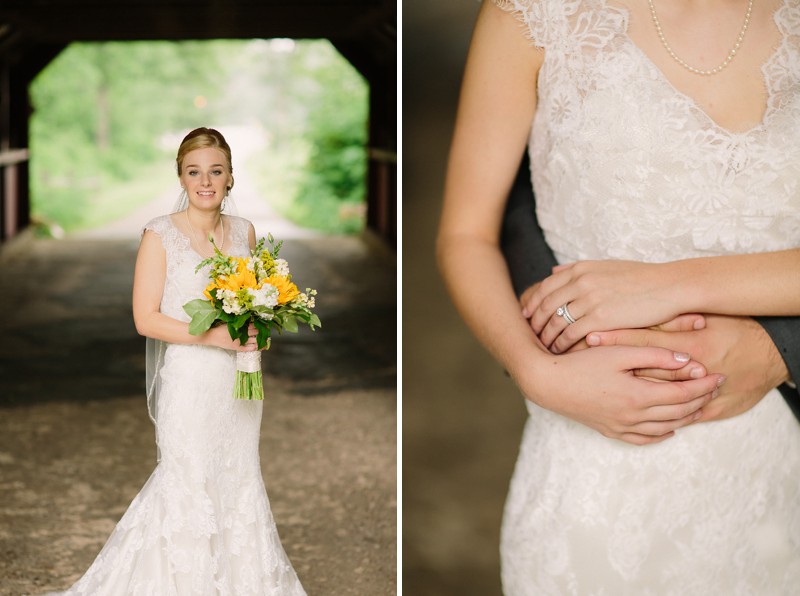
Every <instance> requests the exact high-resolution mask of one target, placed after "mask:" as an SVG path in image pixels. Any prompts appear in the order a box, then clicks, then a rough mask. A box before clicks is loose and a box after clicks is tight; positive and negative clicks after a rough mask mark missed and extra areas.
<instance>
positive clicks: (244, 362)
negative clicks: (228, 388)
mask: <svg viewBox="0 0 800 596" xmlns="http://www.w3.org/2000/svg"><path fill="white" fill-rule="evenodd" d="M233 397H235V398H236V399H249V400H263V399H264V382H263V380H262V375H261V352H260V351H255V352H236V383H235V384H234V386H233Z"/></svg>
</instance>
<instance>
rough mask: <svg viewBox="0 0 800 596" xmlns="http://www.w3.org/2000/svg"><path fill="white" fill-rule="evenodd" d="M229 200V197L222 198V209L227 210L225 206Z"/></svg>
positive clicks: (220, 207) (220, 206)
mask: <svg viewBox="0 0 800 596" xmlns="http://www.w3.org/2000/svg"><path fill="white" fill-rule="evenodd" d="M227 202H228V197H225V198H223V199H222V203H220V204H219V210H220V211H225V206H226V203H227Z"/></svg>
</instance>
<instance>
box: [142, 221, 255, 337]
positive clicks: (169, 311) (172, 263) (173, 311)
mask: <svg viewBox="0 0 800 596" xmlns="http://www.w3.org/2000/svg"><path fill="white" fill-rule="evenodd" d="M174 215H175V214H173V215H162V216H161V217H156V218H155V219H153V220H151V221H150V222H149V223H148V224H147V225H146V226H145V227H144V229H145V230H152V231H153V232H155V233H156V234H158V236H159V237H160V238H161V243H162V245H163V246H164V250H165V251H166V253H167V276H166V279H165V281H164V293H163V295H162V297H161V312H162V313H164V314H165V315H169V316H170V317H173V318H175V319H178V320H180V321H186V322H188V321H189V316H188V315H187V314H186V312H185V311H184V310H183V305H184V304H186V303H187V302H189V301H190V300H194V299H195V298H202V297H203V290H204V289H205V287H206V286H207V285H208V272H209V268H208V267H205V268H203V269H201V270H200V271H198V272H195V267H197V265H198V263H200V261H202V260H203V259H204V258H205V257H202V256H200V255H199V254H198V253H197V252H196V251H195V250H194V249H193V248H192V246H191V242H190V240H189V238H188V237H187V236H186V235H184V234H183V232H181V231H180V230H179V229H178V228H177V227H176V225H175V223H174V221H173V219H172V217H173V216H174ZM223 217H224V218H225V223H226V225H227V227H226V233H225V247H224V249H225V250H224V252H225V254H229V255H233V256H238V257H246V256H249V255H250V247H249V245H248V237H247V232H248V228H249V226H250V223H249V222H248V221H247V220H246V219H243V218H241V217H235V216H231V215H225V216H223ZM228 230H229V231H228Z"/></svg>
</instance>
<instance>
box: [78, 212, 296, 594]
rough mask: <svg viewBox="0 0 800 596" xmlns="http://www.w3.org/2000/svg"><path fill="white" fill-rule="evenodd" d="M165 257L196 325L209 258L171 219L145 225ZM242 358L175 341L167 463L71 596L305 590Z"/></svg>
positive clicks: (173, 298)
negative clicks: (273, 497) (264, 459)
mask: <svg viewBox="0 0 800 596" xmlns="http://www.w3.org/2000/svg"><path fill="white" fill-rule="evenodd" d="M228 222H230V225H228V226H227V228H228V229H230V230H231V231H230V233H229V234H230V235H229V236H228V238H227V239H226V245H227V246H230V247H232V248H231V250H230V254H235V255H239V256H244V255H247V254H249V247H248V235H247V234H248V225H249V224H248V222H247V221H246V220H244V219H241V218H237V217H227V219H226V224H227V223H228ZM145 229H146V230H152V231H153V232H155V233H156V234H158V236H159V237H160V238H161V241H162V243H163V245H164V248H165V250H166V253H167V277H166V282H165V287H164V294H163V298H162V303H161V310H162V312H163V313H165V314H168V315H169V316H171V317H174V318H178V319H181V320H185V321H188V316H187V315H186V314H185V313H184V311H183V304H185V303H186V302H187V301H189V300H191V299H193V298H198V297H200V296H201V295H202V292H203V288H204V287H205V285H206V280H207V276H206V275H204V274H203V273H202V271H201V272H200V273H195V271H194V269H195V267H196V266H197V263H199V262H200V260H201V259H202V257H200V256H199V255H198V254H197V253H195V252H194V251H193V250H192V249H191V247H190V242H189V239H188V238H187V237H186V236H184V235H183V234H182V233H181V232H180V231H179V230H178V229H177V228H176V227H175V225H174V223H173V222H172V219H171V218H170V216H163V217H159V218H156V219H154V220H153V221H151V222H150V223H149V224H148V225H147V226H146V228H145ZM234 371H235V357H234V356H233V353H231V352H228V351H226V350H222V349H218V348H211V347H204V346H198V345H178V344H170V345H168V347H167V349H166V352H165V356H164V366H163V367H162V368H161V371H160V375H161V383H162V388H161V395H160V397H159V401H158V421H159V422H158V428H157V433H158V444H159V448H160V450H161V462H160V463H159V465H158V466H157V467H156V469H155V471H154V472H153V475H152V476H151V477H150V479H149V480H148V481H147V483H146V484H145V486H144V488H142V490H141V492H140V493H139V494H138V495H137V496H136V497H135V498H134V500H133V502H132V503H131V505H130V507H129V508H128V510H127V512H126V513H125V515H124V516H123V517H122V519H121V520H120V522H119V524H118V525H117V527H116V528H115V529H114V532H113V533H112V535H111V537H110V538H109V540H108V542H107V543H106V545H105V546H104V547H103V550H102V551H101V552H100V554H99V555H98V557H97V559H96V560H95V561H94V563H93V564H92V566H91V567H90V568H89V570H88V571H87V572H86V574H85V575H84V576H83V577H82V578H81V579H80V580H79V581H78V582H77V583H76V584H75V585H74V586H72V588H70V590H68V591H67V592H66V593H65V594H66V595H68V596H78V595H90V594H91V595H94V596H97V595H100V594H102V595H104V596H105V595H108V596H115V595H119V596H123V595H124V596H140V595H141V596H162V595H163V596H189V595H192V596H194V595H197V596H200V595H202V596H208V595H211V594H215V595H219V596H222V595H225V596H244V595H252V596H256V595H258V596H266V595H269V596H300V595H304V594H305V592H304V591H303V588H302V587H301V585H300V582H299V580H298V578H297V575H296V574H295V572H294V569H293V568H292V566H291V564H290V562H289V560H288V558H287V557H286V554H285V552H284V550H283V547H282V546H281V543H280V539H279V537H278V532H277V528H276V526H275V521H274V520H273V517H272V513H271V511H270V506H269V500H268V498H267V494H266V491H265V489H264V483H263V480H262V476H261V466H260V461H259V454H258V443H259V431H260V427H261V413H262V402H257V401H252V402H250V401H241V400H234V399H232V397H231V395H232V391H233V389H232V387H233V379H234Z"/></svg>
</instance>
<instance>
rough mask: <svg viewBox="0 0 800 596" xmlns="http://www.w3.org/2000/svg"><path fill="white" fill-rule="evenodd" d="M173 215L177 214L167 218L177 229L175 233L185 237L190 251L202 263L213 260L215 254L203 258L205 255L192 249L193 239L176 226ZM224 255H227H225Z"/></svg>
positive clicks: (171, 214)
mask: <svg viewBox="0 0 800 596" xmlns="http://www.w3.org/2000/svg"><path fill="white" fill-rule="evenodd" d="M179 213H183V212H182V211H180V212H179ZM173 215H175V214H174V213H170V214H169V215H167V217H168V218H169V223H170V225H171V226H172V227H173V228H175V231H176V232H178V234H180V235H181V236H182V237H183V239H184V240H186V242H187V248H188V249H189V250H190V251H192V252H193V253H194V254H195V255H197V257H198V258H199V259H200V260H201V261H205V260H206V259H210V258H212V257H213V256H214V255H213V254H212V255H211V256H208V257H204V256H203V255H201V254H200V253H199V252H197V251H196V250H195V249H194V247H192V239H191V238H189V236H187V235H186V234H184V233H183V230H181V229H180V228H179V227H178V224H176V223H175V221H174V220H173V219H172V216H173ZM220 217H223V216H222V215H221V214H220ZM223 254H225V253H223Z"/></svg>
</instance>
